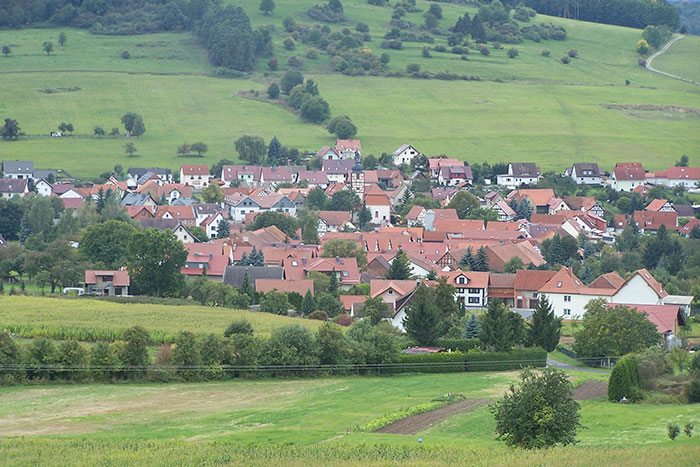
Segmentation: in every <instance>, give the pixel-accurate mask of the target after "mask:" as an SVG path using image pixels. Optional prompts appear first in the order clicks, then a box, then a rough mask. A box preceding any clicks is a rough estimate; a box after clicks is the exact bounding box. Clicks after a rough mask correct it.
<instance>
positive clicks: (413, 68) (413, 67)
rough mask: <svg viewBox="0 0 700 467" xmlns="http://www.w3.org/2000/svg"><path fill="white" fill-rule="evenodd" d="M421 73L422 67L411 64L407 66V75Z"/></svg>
mask: <svg viewBox="0 0 700 467" xmlns="http://www.w3.org/2000/svg"><path fill="white" fill-rule="evenodd" d="M418 72H420V65H419V64H417V63H409V64H408V65H406V73H418Z"/></svg>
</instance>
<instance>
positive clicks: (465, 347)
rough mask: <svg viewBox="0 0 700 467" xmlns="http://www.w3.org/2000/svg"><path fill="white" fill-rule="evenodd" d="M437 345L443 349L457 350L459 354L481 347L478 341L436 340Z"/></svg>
mask: <svg viewBox="0 0 700 467" xmlns="http://www.w3.org/2000/svg"><path fill="white" fill-rule="evenodd" d="M437 345H438V346H439V347H444V348H445V349H451V350H459V351H461V352H469V351H470V350H474V349H478V348H479V347H480V346H481V343H480V342H479V339H448V338H444V337H443V338H441V339H438V341H437Z"/></svg>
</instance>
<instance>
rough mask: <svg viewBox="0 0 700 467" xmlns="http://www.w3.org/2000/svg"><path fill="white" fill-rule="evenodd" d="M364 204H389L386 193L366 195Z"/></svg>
mask: <svg viewBox="0 0 700 467" xmlns="http://www.w3.org/2000/svg"><path fill="white" fill-rule="evenodd" d="M365 204H366V205H367V206H391V202H390V201H389V197H388V196H387V195H366V196H365Z"/></svg>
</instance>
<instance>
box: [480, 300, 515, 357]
mask: <svg viewBox="0 0 700 467" xmlns="http://www.w3.org/2000/svg"><path fill="white" fill-rule="evenodd" d="M508 313H510V312H509V311H508V309H507V308H506V306H505V305H504V304H503V303H502V302H501V301H500V300H492V301H490V302H489V306H488V309H487V310H486V314H485V315H484V319H483V321H482V323H481V333H480V334H479V339H480V340H481V346H482V347H484V348H485V349H492V350H495V351H496V352H505V351H508V350H510V348H511V347H512V346H513V340H514V337H515V336H514V332H513V329H512V324H511V320H510V317H509V316H508Z"/></svg>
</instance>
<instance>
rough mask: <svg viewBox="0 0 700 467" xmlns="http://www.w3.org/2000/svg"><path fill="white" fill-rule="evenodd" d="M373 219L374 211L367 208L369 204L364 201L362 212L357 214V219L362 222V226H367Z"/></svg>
mask: <svg viewBox="0 0 700 467" xmlns="http://www.w3.org/2000/svg"><path fill="white" fill-rule="evenodd" d="M371 220H372V213H371V212H369V209H367V205H366V204H365V203H364V202H363V203H362V208H360V212H359V213H358V215H357V221H358V222H359V223H360V227H362V228H365V227H367V225H368V224H369V222H370V221H371Z"/></svg>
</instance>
